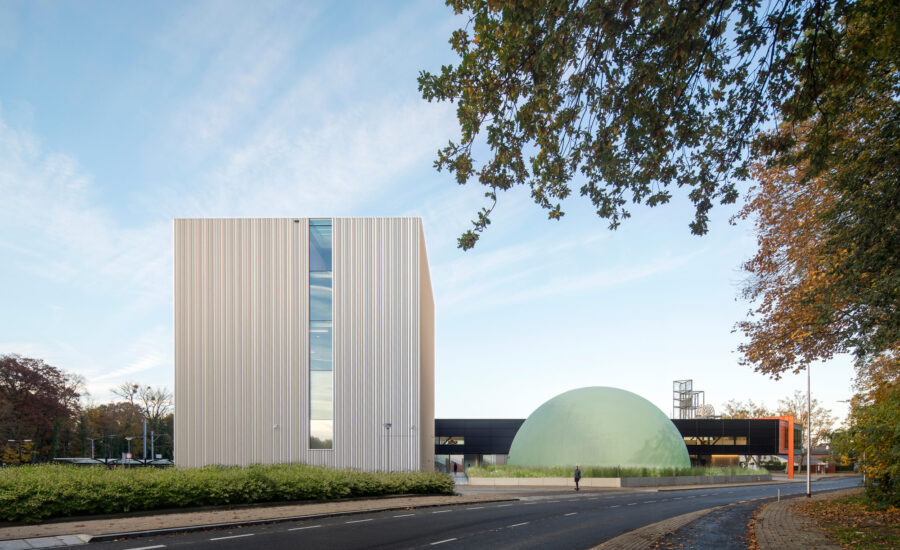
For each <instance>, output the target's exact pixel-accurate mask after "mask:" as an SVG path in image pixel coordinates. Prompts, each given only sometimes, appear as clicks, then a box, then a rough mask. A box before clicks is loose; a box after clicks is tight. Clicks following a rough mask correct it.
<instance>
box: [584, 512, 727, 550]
mask: <svg viewBox="0 0 900 550" xmlns="http://www.w3.org/2000/svg"><path fill="white" fill-rule="evenodd" d="M717 508H719V507H718V506H716V507H714V508H707V509H705V510H697V511H696V512H689V513H687V514H682V515H680V516H675V517H674V518H669V519H665V520H663V521H657V522H656V523H651V524H650V525H645V526H644V527H641V528H639V529H635V530H634V531H629V532H627V533H625V534H622V535H619V536H618V537H614V538H611V539H609V540H608V541H606V542H604V543H603V544H600V545H597V546H595V547H594V548H592V549H591V550H644V549H646V548H650V545H651V544H653V543H654V542H656V541H658V540H659V539H661V538H663V537H665V536H666V535H668V534H669V533H674V532H675V531H677V530H678V529H680V528H682V527H684V526H685V525H687V524H688V523H691V522H692V521H694V520H696V519H697V518H700V517H701V516H705V515H706V514H708V513H710V512H712V511H713V510H715V509H717Z"/></svg>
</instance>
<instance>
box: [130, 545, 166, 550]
mask: <svg viewBox="0 0 900 550" xmlns="http://www.w3.org/2000/svg"><path fill="white" fill-rule="evenodd" d="M165 547H166V545H165V544H157V545H156V546H139V547H137V548H129V549H128V550H152V549H153V548H165Z"/></svg>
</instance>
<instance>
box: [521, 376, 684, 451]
mask: <svg viewBox="0 0 900 550" xmlns="http://www.w3.org/2000/svg"><path fill="white" fill-rule="evenodd" d="M509 464H512V465H516V466H572V465H576V464H578V465H582V466H622V467H647V468H681V467H688V466H690V465H691V461H690V458H689V457H688V453H687V447H685V445H684V440H683V439H682V437H681V433H679V431H678V428H676V427H675V424H673V423H672V421H671V420H669V419H668V418H667V417H666V415H665V413H663V412H662V411H661V410H659V409H658V408H657V407H656V406H655V405H653V403H651V402H649V401H647V400H646V399H644V398H643V397H641V396H639V395H636V394H633V393H631V392H629V391H625V390H620V389H617V388H607V387H591V388H580V389H577V390H572V391H568V392H566V393H563V394H560V395H557V396H556V397H554V398H553V399H551V400H549V401H547V402H546V403H544V404H543V405H541V406H540V407H538V409H537V410H536V411H534V412H533V413H531V416H529V417H528V419H527V420H525V423H524V424H522V427H521V428H519V432H518V433H517V434H516V437H515V439H513V442H512V446H511V447H510V449H509Z"/></svg>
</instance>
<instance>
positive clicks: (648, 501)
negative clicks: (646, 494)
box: [644, 500, 656, 504]
mask: <svg viewBox="0 0 900 550" xmlns="http://www.w3.org/2000/svg"><path fill="white" fill-rule="evenodd" d="M651 502H656V501H655V500H645V501H644V504H650V503H651Z"/></svg>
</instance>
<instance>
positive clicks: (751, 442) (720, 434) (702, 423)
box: [672, 418, 802, 466]
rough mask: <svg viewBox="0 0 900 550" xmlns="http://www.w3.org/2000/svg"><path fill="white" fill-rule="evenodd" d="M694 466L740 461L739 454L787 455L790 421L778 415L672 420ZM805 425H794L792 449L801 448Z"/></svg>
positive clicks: (723, 464) (730, 463)
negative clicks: (768, 416)
mask: <svg viewBox="0 0 900 550" xmlns="http://www.w3.org/2000/svg"><path fill="white" fill-rule="evenodd" d="M672 423H673V424H675V427H676V428H678V431H679V432H681V436H682V437H684V444H685V445H686V446H687V450H688V454H689V455H690V457H691V464H692V465H695V466H729V465H737V464H739V456H741V455H743V456H754V457H760V456H771V455H778V454H786V453H788V449H789V440H788V437H787V433H788V422H787V421H785V420H780V419H777V418H772V419H768V418H691V419H676V420H672ZM801 441H802V428H801V427H800V426H799V425H796V424H795V425H794V445H793V448H794V449H796V450H798V451H799V449H800V447H801V445H802V443H801Z"/></svg>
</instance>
